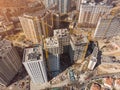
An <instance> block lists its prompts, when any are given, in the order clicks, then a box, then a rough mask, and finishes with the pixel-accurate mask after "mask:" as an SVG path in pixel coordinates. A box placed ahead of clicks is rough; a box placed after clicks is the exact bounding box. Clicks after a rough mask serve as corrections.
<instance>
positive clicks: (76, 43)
mask: <svg viewBox="0 0 120 90" xmlns="http://www.w3.org/2000/svg"><path fill="white" fill-rule="evenodd" d="M2 3H5V5H4V7H6V8H7V7H11V8H12V7H17V6H16V5H18V3H19V2H18V3H17V2H16V3H17V4H14V5H10V6H9V5H7V3H6V2H2ZM22 3H23V4H22V5H23V6H21V7H20V6H18V7H19V8H22V9H23V10H21V9H19V10H17V12H16V15H14V14H13V13H10V11H9V10H8V11H7V12H5V11H4V13H3V12H2V14H1V16H0V41H2V40H4V39H6V40H8V41H10V42H11V43H12V46H13V48H14V50H15V51H16V53H17V54H16V53H14V54H15V55H17V57H19V56H20V57H19V60H16V64H17V63H18V62H19V61H20V62H19V63H22V64H23V65H22V67H21V68H20V71H19V70H16V71H15V72H14V70H13V71H11V72H10V73H13V74H14V73H15V74H16V73H17V72H18V74H16V75H14V76H13V77H12V76H11V77H12V78H11V80H9V82H8V84H5V85H4V83H3V81H2V80H3V77H2V74H3V75H6V73H0V90H101V89H91V88H92V87H94V86H102V84H100V83H98V84H96V83H95V82H94V80H97V79H98V77H100V78H106V77H107V76H110V77H111V75H115V74H116V73H117V74H119V73H120V70H119V69H120V67H119V65H120V63H119V60H120V57H119V56H120V8H119V4H118V2H117V0H116V1H111V0H76V1H74V0H44V1H42V0H40V1H37V0H34V1H27V0H26V1H23V2H22ZM19 4H20V3H19ZM114 4H115V5H114ZM1 7H3V6H1ZM23 7H24V8H23ZM73 9H74V10H73ZM13 12H14V10H13ZM8 14H11V15H8ZM6 45H7V44H6ZM6 50H7V49H6ZM0 53H2V52H1V49H0ZM6 55H7V54H6ZM8 55H10V59H11V58H12V57H11V56H12V55H13V54H12V55H11V54H10V53H8ZM5 59H8V57H7V56H5ZM10 59H9V60H10ZM14 59H16V57H15V58H14ZM0 60H1V56H0ZM3 63H4V62H3ZM10 63H11V64H12V62H10ZM13 63H14V62H13ZM12 65H13V64H12ZM16 67H17V66H16ZM11 68H13V69H14V68H15V66H13V67H12V66H11ZM0 70H2V66H0ZM6 72H7V71H6ZM22 72H25V73H26V76H22ZM11 75H12V74H11ZM20 75H21V76H22V78H21V79H20V80H19V79H16V78H19V76H20ZM116 79H118V78H116ZM14 80H16V81H14ZM17 80H18V81H17ZM13 81H14V83H12V82H13ZM103 81H104V80H103ZM23 82H24V84H23ZM16 83H17V84H16ZM99 84H100V85H99ZM89 85H90V86H89ZM88 87H89V89H88ZM101 88H107V89H108V88H109V87H106V86H105V85H103V86H102V87H101ZM116 90H119V89H116Z"/></svg>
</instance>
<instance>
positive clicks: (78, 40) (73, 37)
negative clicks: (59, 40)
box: [71, 34, 88, 45]
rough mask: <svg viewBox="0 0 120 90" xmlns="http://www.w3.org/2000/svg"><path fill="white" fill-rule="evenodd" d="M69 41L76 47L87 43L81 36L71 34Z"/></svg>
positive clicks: (84, 37) (85, 38)
mask: <svg viewBox="0 0 120 90" xmlns="http://www.w3.org/2000/svg"><path fill="white" fill-rule="evenodd" d="M71 40H72V42H73V43H74V44H76V45H79V44H82V43H88V39H87V37H86V36H84V35H82V34H72V35H71Z"/></svg>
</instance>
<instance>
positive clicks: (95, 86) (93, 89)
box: [90, 83, 101, 90]
mask: <svg viewBox="0 0 120 90" xmlns="http://www.w3.org/2000/svg"><path fill="white" fill-rule="evenodd" d="M90 90H101V86H100V85H99V84H97V83H92V85H91V87H90Z"/></svg>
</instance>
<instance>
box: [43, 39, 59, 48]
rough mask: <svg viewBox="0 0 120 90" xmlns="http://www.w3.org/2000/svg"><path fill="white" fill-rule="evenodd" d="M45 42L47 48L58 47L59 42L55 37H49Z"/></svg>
mask: <svg viewBox="0 0 120 90" xmlns="http://www.w3.org/2000/svg"><path fill="white" fill-rule="evenodd" d="M45 41H46V47H47V48H52V47H59V41H58V38H57V37H49V38H46V39H45Z"/></svg>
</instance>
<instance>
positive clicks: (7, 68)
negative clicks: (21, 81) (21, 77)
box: [0, 40, 22, 85]
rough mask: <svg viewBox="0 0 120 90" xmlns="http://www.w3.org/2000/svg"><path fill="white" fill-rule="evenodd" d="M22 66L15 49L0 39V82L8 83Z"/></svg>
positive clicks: (9, 43)
mask: <svg viewBox="0 0 120 90" xmlns="http://www.w3.org/2000/svg"><path fill="white" fill-rule="evenodd" d="M21 66H22V63H21V59H20V56H19V55H18V52H17V51H16V49H15V48H14V47H13V46H12V45H11V42H9V41H7V40H1V41H0V84H2V85H8V84H9V83H10V81H11V80H12V79H13V78H14V76H15V75H16V74H17V73H18V71H19V70H20V68H21Z"/></svg>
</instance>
